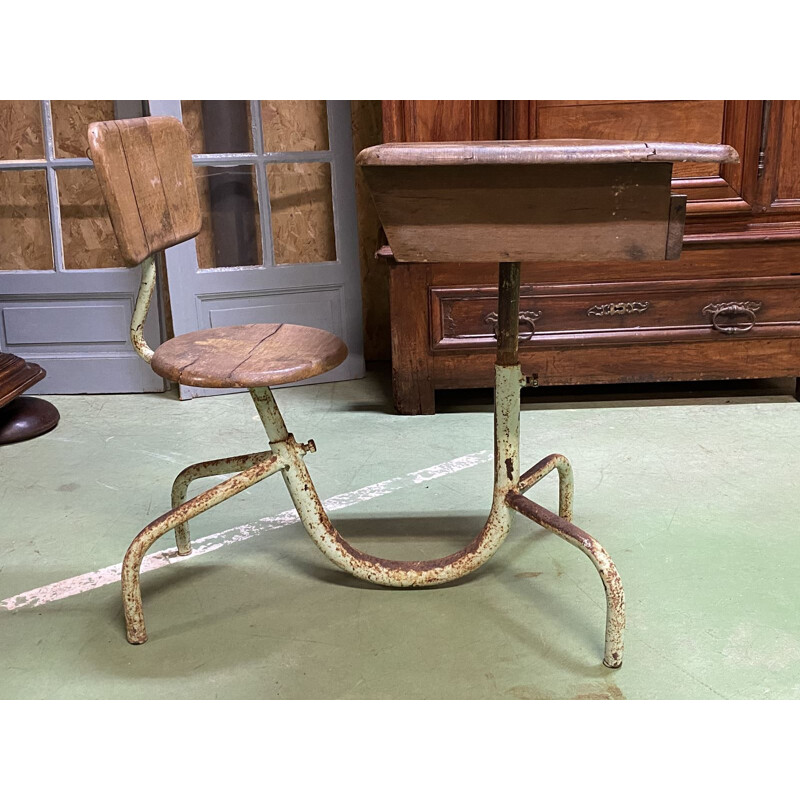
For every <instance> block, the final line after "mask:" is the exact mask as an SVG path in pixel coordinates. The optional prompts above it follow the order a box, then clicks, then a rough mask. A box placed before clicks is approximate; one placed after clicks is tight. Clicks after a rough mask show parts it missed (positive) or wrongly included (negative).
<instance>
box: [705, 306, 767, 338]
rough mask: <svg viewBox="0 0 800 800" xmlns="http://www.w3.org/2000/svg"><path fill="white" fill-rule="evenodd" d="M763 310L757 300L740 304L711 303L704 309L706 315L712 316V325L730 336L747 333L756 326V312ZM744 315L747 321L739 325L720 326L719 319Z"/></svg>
mask: <svg viewBox="0 0 800 800" xmlns="http://www.w3.org/2000/svg"><path fill="white" fill-rule="evenodd" d="M760 308H761V303H758V302H756V301H755V300H745V301H743V302H740V303H734V302H732V303H709V304H708V305H707V306H706V307H705V308H704V309H703V313H704V314H710V315H711V325H712V327H713V328H714V329H715V330H718V331H719V332H720V333H727V334H729V335H731V334H735V333H746V332H747V331H749V330H751V329H752V327H753V325H755V324H756V311H758V310H759V309H760ZM739 314H744V316H745V317H746V321H745V322H743V323H741V324H739V325H720V323H719V322H718V321H717V318H718V317H721V316H722V317H735V316H737V315H739Z"/></svg>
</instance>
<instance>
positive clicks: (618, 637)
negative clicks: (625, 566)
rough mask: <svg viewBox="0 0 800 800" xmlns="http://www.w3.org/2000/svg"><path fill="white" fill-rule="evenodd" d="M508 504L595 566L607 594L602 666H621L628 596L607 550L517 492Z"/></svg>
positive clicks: (581, 531)
mask: <svg viewBox="0 0 800 800" xmlns="http://www.w3.org/2000/svg"><path fill="white" fill-rule="evenodd" d="M506 501H507V503H508V505H509V506H510V507H511V508H513V509H514V510H515V511H518V512H519V513H520V514H522V515H523V516H525V517H527V518H528V519H531V520H533V521H534V522H536V523H538V524H539V525H541V526H542V527H543V528H547V530H549V531H552V532H553V533H555V534H556V535H557V536H560V537H561V538H562V539H564V541H566V542H569V543H570V544H571V545H574V546H575V547H577V548H578V549H579V550H581V551H582V552H583V553H585V554H586V555H587V556H589V559H590V560H591V562H592V563H593V564H594V566H595V568H596V569H597V571H598V573H599V574H600V578H601V580H602V581H603V587H604V589H605V592H606V642H605V654H604V657H603V663H604V664H605V665H606V666H607V667H611V669H617V668H618V667H621V666H622V654H623V639H622V637H623V631H624V630H625V594H624V592H623V590H622V580H621V579H620V577H619V573H618V572H617V568H616V567H615V566H614V562H613V561H612V560H611V557H610V556H609V555H608V553H607V552H606V551H605V549H604V548H603V547H602V546H601V545H600V543H599V542H597V541H596V540H595V539H594V538H592V537H591V536H589V534H588V533H586V532H585V531H583V530H581V529H580V528H579V527H578V526H577V525H573V524H572V523H571V522H568V521H567V520H565V519H562V518H561V517H559V516H557V515H556V514H554V513H553V512H552V511H548V510H547V509H546V508H543V507H542V506H540V505H538V504H537V503H534V502H533V501H532V500H529V499H528V498H527V497H523V495H521V494H519V493H518V492H515V491H510V492H509V493H508V497H507V500H506Z"/></svg>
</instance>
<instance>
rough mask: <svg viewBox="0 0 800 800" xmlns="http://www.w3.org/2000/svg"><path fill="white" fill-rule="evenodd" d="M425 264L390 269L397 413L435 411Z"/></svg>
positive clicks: (397, 265)
mask: <svg viewBox="0 0 800 800" xmlns="http://www.w3.org/2000/svg"><path fill="white" fill-rule="evenodd" d="M429 272H430V267H428V266H427V265H425V264H397V263H395V264H393V265H392V266H391V268H390V272H389V302H390V314H391V328H392V392H393V394H394V406H395V409H396V410H397V413H398V414H434V413H435V412H436V404H435V394H434V388H433V379H432V367H433V357H432V356H431V352H430V343H429V341H428V331H429V329H430V328H429V319H428V317H429V315H430V310H429V304H428V273H429Z"/></svg>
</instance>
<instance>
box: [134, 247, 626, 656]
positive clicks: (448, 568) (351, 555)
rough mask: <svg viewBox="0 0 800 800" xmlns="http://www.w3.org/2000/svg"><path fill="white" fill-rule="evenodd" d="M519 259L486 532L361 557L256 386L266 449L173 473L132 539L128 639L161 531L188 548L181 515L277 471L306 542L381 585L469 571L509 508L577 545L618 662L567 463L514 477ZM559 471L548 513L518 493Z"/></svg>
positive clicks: (185, 517) (500, 370)
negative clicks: (197, 483) (454, 543)
mask: <svg viewBox="0 0 800 800" xmlns="http://www.w3.org/2000/svg"><path fill="white" fill-rule="evenodd" d="M518 308H519V264H518V263H511V264H501V265H500V301H499V305H498V316H499V324H498V356H497V365H496V367H495V410H494V445H495V461H494V488H493V495H492V506H491V510H490V512H489V516H488V519H487V520H486V524H485V525H484V527H483V529H482V530H481V531H480V533H478V535H477V536H476V537H475V539H473V541H472V542H470V544H468V545H467V546H466V547H464V548H463V549H461V550H459V551H457V552H455V553H452V554H451V555H449V556H446V557H445V558H438V559H431V560H428V561H395V560H391V559H385V558H379V557H377V556H372V555H369V554H368V553H364V552H362V551H360V550H358V549H357V548H355V547H353V545H351V544H350V543H349V542H347V541H346V540H345V539H344V538H342V536H341V535H340V534H339V532H338V531H337V530H336V528H335V527H334V525H333V523H332V522H331V521H330V519H329V517H328V515H327V513H326V511H325V509H324V508H323V505H322V502H321V500H320V498H319V495H318V494H317V491H316V489H315V488H314V483H313V481H312V479H311V476H310V474H309V472H308V469H307V468H306V465H305V456H306V454H307V453H309V452H314V451H315V450H316V446H315V445H314V442H313V440H310V441H309V442H308V444H302V443H299V442H297V441H296V440H295V438H294V436H293V435H292V434H291V433H289V432H288V430H287V428H286V425H285V423H284V421H283V417H282V416H281V413H280V411H279V410H278V406H277V404H276V403H275V398H274V396H273V394H272V392H271V391H270V389H268V388H266V387H264V388H254V389H251V390H250V394H251V396H252V398H253V401H254V403H255V405H256V408H257V410H258V414H259V417H260V419H261V422H262V423H263V425H264V429H265V431H266V433H267V436H268V437H269V441H270V450H267V451H263V452H260V453H251V454H248V455H244V456H236V457H234V458H230V459H217V460H214V461H206V462H201V463H199V464H194V465H192V466H191V467H188V468H187V469H185V470H184V471H183V472H181V473H180V474H179V475H178V477H177V478H176V479H175V483H174V485H173V492H172V500H173V505H174V506H176V507H175V508H173V510H172V511H169V512H168V513H166V514H164V515H163V516H162V517H159V519H157V520H155V521H154V522H152V523H151V524H150V525H148V526H147V527H146V528H145V529H144V530H143V531H142V532H141V533H140V534H139V535H138V536H137V537H136V538H135V539H134V540H133V543H132V544H131V546H130V548H129V549H128V552H127V554H126V556H125V560H124V562H123V569H122V590H123V600H124V605H125V618H126V624H127V631H128V640H129V641H130V642H132V643H142V642H144V641H146V640H147V634H146V632H145V626H144V617H143V612H142V600H141V591H140V586H139V572H140V568H141V564H142V560H143V558H144V555H145V553H146V552H147V550H148V549H149V548H150V546H151V545H152V544H153V543H154V542H155V541H156V540H157V539H158V538H159V537H161V536H163V535H164V534H165V533H166V532H167V531H169V530H172V529H173V528H174V529H175V532H176V542H177V544H178V550H179V552H180V553H182V554H184V555H185V554H187V553H189V552H190V548H191V546H190V542H189V531H188V527H187V523H188V521H189V520H190V519H191V518H192V517H195V516H197V515H198V514H200V513H202V512H203V511H205V510H206V509H208V508H211V507H212V506H214V505H216V504H217V503H220V502H222V501H223V500H225V499H227V498H228V497H232V496H233V495H234V494H237V493H238V492H241V491H243V490H244V489H246V488H247V487H248V486H252V485H253V484H254V483H257V482H258V481H260V480H263V479H264V478H267V477H269V476H270V475H273V474H275V473H276V472H281V473H282V474H283V479H284V481H285V483H286V487H287V489H288V490H289V494H290V495H291V498H292V501H293V503H294V505H295V508H296V509H297V513H298V515H299V517H300V520H301V521H302V523H303V526H304V527H305V529H306V531H307V532H308V534H309V536H310V537H311V539H312V540H313V541H314V543H315V544H316V545H317V547H319V549H320V550H321V551H322V552H323V553H324V554H325V556H327V558H328V559H330V561H332V562H333V563H334V564H335V565H336V566H338V567H340V568H341V569H343V570H345V571H346V572H349V573H350V574H351V575H354V576H356V577H358V578H362V579H364V580H367V581H370V582H372V583H378V584H382V585H384V586H395V587H408V586H429V585H435V584H442V583H447V582H449V581H453V580H456V579H457V578H460V577H462V576H464V575H467V574H469V573H470V572H473V571H474V570H476V569H478V567H480V566H481V565H483V564H485V563H486V561H488V560H489V558H491V557H492V555H493V554H494V553H495V552H496V551H497V549H498V548H499V547H500V545H501V544H502V543H503V541H504V540H505V538H506V537H507V536H508V533H509V530H510V528H511V511H512V510H514V511H517V512H519V513H521V514H523V515H524V516H525V517H527V518H529V519H531V520H533V521H535V522H537V523H538V524H540V525H542V526H543V527H545V528H547V529H548V530H551V531H553V532H554V533H556V534H557V535H559V536H560V537H561V538H563V539H565V540H566V541H568V542H569V543H570V544H573V545H574V546H576V547H578V548H579V549H580V550H581V551H582V552H584V553H585V554H586V555H587V556H588V557H589V558H590V560H591V561H592V563H593V564H594V566H595V568H596V569H597V571H598V573H599V574H600V577H601V579H602V581H603V585H604V587H605V591H606V600H607V615H606V646H605V654H604V659H603V663H604V664H605V665H606V666H608V667H611V668H616V667H619V666H621V664H622V653H623V641H622V637H623V630H624V626H625V601H624V595H623V591H622V583H621V580H620V577H619V574H618V573H617V570H616V568H615V566H614V564H613V562H612V561H611V559H610V557H609V556H608V553H606V551H605V550H604V549H603V548H602V547H601V546H600V544H599V543H598V542H596V541H595V540H594V539H593V538H592V537H591V536H589V534H587V533H585V532H584V531H582V530H581V529H580V528H578V527H577V526H575V525H573V524H572V522H571V520H572V497H573V480H572V468H571V466H570V464H569V461H568V460H567V459H566V458H565V457H564V456H562V455H560V454H553V455H550V456H547V457H546V458H544V459H542V461H540V462H539V463H538V464H536V465H535V466H533V467H532V468H531V469H529V470H528V471H527V472H526V473H525V474H524V475H522V476H520V469H519V437H520V429H519V423H520V390H521V389H522V387H523V386H525V385H526V379H525V377H524V376H523V374H522V369H521V367H520V363H519V357H518V356H519V354H518ZM234 469H243V470H244V471H243V472H241V473H240V474H238V475H235V476H233V477H232V478H229V479H228V480H226V481H223V482H222V483H220V484H218V485H217V486H215V487H214V488H213V489H209V490H208V491H206V492H203V493H201V494H199V495H198V496H197V497H195V498H193V499H192V500H189V501H187V502H184V500H185V497H186V491H187V489H188V486H189V484H190V482H191V481H193V480H195V479H196V478H199V477H204V476H208V475H218V474H225V473H228V472H230V471H231V470H234ZM554 469H555V470H557V471H558V475H559V513H558V514H554V513H552V512H551V511H548V510H547V509H545V508H542V507H541V506H539V505H537V504H536V503H534V502H532V501H531V500H528V499H527V498H526V497H524V493H525V492H526V491H527V490H528V489H530V487H531V486H533V485H534V484H535V483H536V482H537V481H539V480H541V479H542V478H543V477H545V476H546V475H548V474H549V473H550V472H551V471H552V470H554Z"/></svg>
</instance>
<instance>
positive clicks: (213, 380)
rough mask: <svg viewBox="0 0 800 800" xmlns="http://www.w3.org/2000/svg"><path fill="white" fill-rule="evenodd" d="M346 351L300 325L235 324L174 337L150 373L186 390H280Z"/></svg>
mask: <svg viewBox="0 0 800 800" xmlns="http://www.w3.org/2000/svg"><path fill="white" fill-rule="evenodd" d="M345 358H347V347H346V346H345V344H344V342H343V341H342V340H341V339H339V338H338V337H337V336H334V335H333V334H332V333H328V332H327V331H323V330H319V329H318V328H307V327H305V326H303V325H236V326H231V327H227V328H212V329H211V330H205V331H194V332H193V333H186V334H184V335H183V336H176V337H175V338H174V339H170V340H169V341H168V342H165V343H164V344H162V345H161V346H160V347H159V348H158V349H157V350H156V352H155V354H154V355H153V360H152V361H151V362H150V366H151V367H152V368H153V370H154V371H155V372H156V373H158V374H159V375H161V376H162V377H163V378H167V379H168V380H171V381H176V382H177V383H182V384H184V385H185V386H203V387H207V388H215V389H222V388H243V389H250V388H252V387H258V386H279V385H280V384H283V383H292V382H293V381H301V380H305V379H306V378H313V377H314V376H315V375H321V374H322V373H324V372H328V371H329V370H332V369H333V368H334V367H337V366H339V364H341V363H342V362H343V361H344V360H345Z"/></svg>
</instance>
